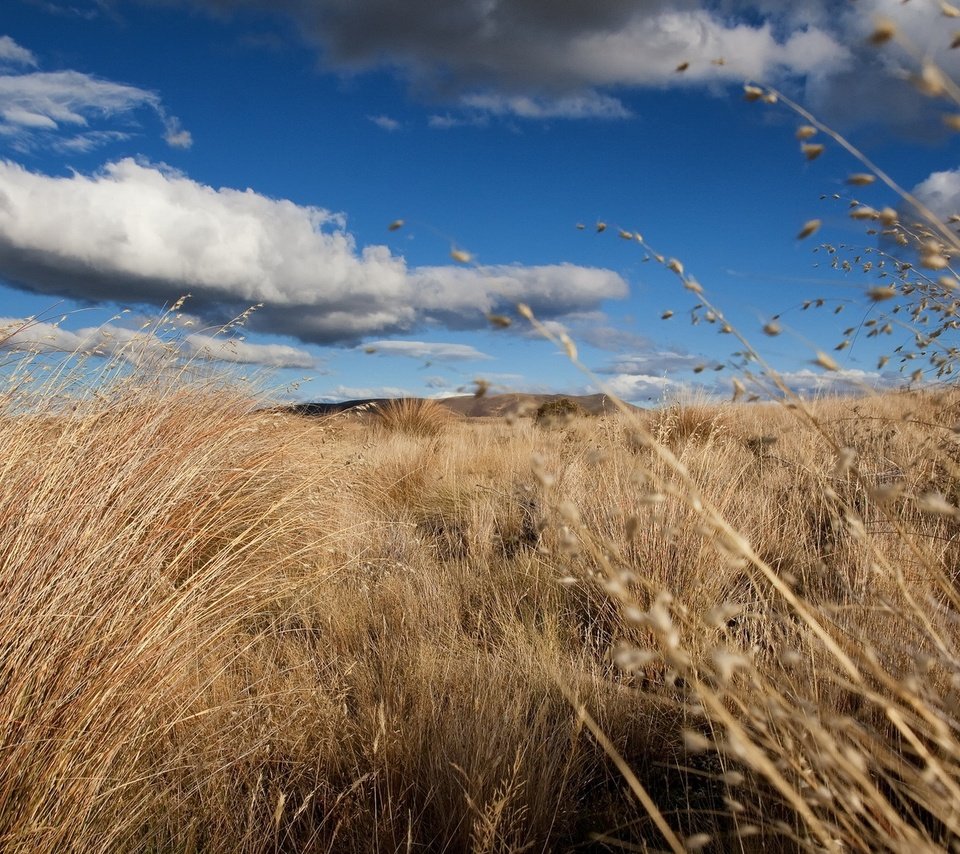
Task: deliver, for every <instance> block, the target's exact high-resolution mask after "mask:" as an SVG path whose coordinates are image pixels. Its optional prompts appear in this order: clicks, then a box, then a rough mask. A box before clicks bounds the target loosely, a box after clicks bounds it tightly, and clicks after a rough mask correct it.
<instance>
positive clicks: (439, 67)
mask: <svg viewBox="0 0 960 854" xmlns="http://www.w3.org/2000/svg"><path fill="white" fill-rule="evenodd" d="M140 2H157V0H140ZM163 2H166V3H169V4H175V3H179V4H180V5H183V6H190V7H191V8H195V7H196V6H197V5H201V4H202V5H206V6H207V8H208V9H209V10H210V11H211V13H213V14H217V15H220V14H223V13H224V12H229V11H231V10H248V9H250V8H251V7H254V8H260V9H265V10H267V11H270V12H275V13H280V14H285V15H286V16H288V17H289V18H291V19H292V20H293V21H294V22H295V24H296V25H297V26H298V27H299V30H300V32H301V33H302V34H303V37H304V38H305V39H306V40H307V41H309V42H311V43H313V44H315V45H316V46H317V47H318V49H319V52H320V54H321V57H322V60H323V62H324V63H325V65H326V66H327V67H329V68H330V69H332V70H335V71H340V72H344V73H348V74H352V73H356V72H359V71H365V70H371V69H374V68H386V69H389V70H390V71H392V72H394V73H397V74H399V75H400V76H401V77H403V78H405V79H406V80H407V81H409V83H410V84H411V86H412V88H413V89H414V90H415V91H416V92H418V93H420V94H421V95H428V96H429V97H431V98H433V99H439V100H441V101H445V102H446V103H447V104H448V105H450V104H457V103H458V102H459V103H460V105H461V109H459V110H456V109H454V110H453V111H452V112H451V113H447V114H446V115H444V114H442V113H438V114H436V115H434V116H433V117H432V118H431V122H430V123H431V126H432V127H437V128H444V127H454V126H456V125H459V124H472V123H476V122H477V120H478V118H482V117H483V116H494V115H509V116H515V117H518V118H523V117H526V118H534V119H538V118H576V117H582V118H591V119H593V118H597V117H606V118H616V117H623V115H626V114H628V112H629V108H628V107H627V106H625V104H624V103H623V102H622V101H621V100H620V97H621V96H622V94H623V92H624V91H628V90H630V89H634V88H643V87H657V88H660V87H665V86H690V85H706V86H710V85H715V84H717V83H720V84H723V83H735V84H739V83H741V82H743V81H744V80H745V79H747V78H751V79H754V80H761V81H764V82H767V83H773V84H778V85H781V86H787V87H792V86H794V85H798V86H801V87H805V89H806V92H805V94H804V95H803V100H804V101H805V102H806V103H808V104H812V105H813V106H814V108H815V109H816V110H817V112H818V114H819V115H821V116H822V117H826V118H828V119H830V120H832V121H840V122H841V123H842V124H844V126H849V125H850V124H852V123H861V122H868V123H869V122H875V123H878V124H881V123H882V124H886V125H891V124H892V125H896V126H898V127H899V128H901V129H903V130H910V129H911V128H912V131H913V132H914V133H916V132H917V128H918V127H919V126H920V125H921V124H922V123H918V122H917V118H918V117H919V116H921V115H923V116H927V114H928V113H929V111H930V110H931V109H933V108H934V106H935V105H934V104H933V103H932V102H931V101H928V100H926V99H923V98H918V97H916V92H915V90H914V89H913V88H912V87H911V86H910V85H909V83H908V82H907V78H908V75H909V71H910V70H912V69H914V68H915V65H916V62H915V60H912V59H909V58H908V57H907V56H906V55H905V54H904V52H903V51H902V50H900V49H899V48H898V47H897V46H896V45H894V44H888V45H885V46H884V47H883V48H882V49H877V48H876V47H873V46H870V45H868V44H867V36H868V35H869V33H870V32H871V30H872V28H873V26H874V23H875V20H876V19H877V18H878V17H881V16H882V17H887V18H890V19H892V20H894V21H895V22H896V23H897V26H898V27H899V28H900V29H901V30H902V31H903V32H904V33H905V34H906V36H907V37H908V38H909V39H910V40H911V41H912V42H913V44H915V45H917V46H918V48H919V50H920V51H921V52H922V53H923V54H925V55H926V56H929V57H930V58H932V59H935V60H936V61H937V62H938V63H940V64H941V65H942V66H943V67H944V68H945V70H946V71H947V72H948V73H949V74H951V76H952V77H953V78H954V79H957V76H958V74H957V73H958V72H960V51H955V50H954V51H951V50H950V48H949V45H950V42H951V40H952V29H951V28H950V27H949V26H947V25H945V21H944V18H943V17H942V15H941V13H940V9H939V6H938V4H936V3H929V4H920V3H903V2H902V0H857V2H856V3H845V4H838V3H836V2H835V0H805V2H803V3H797V2H794V0H738V2H733V0H712V2H710V3H702V2H696V0H644V2H636V0H604V2H601V3H587V2H582V0H444V2H443V3H439V4H438V3H437V2H436V0H407V2H404V3H397V2H395V0H349V2H347V0H163ZM678 68H682V71H678ZM880 87H882V89H881V88H880ZM878 91H882V92H883V98H882V101H878V99H877V97H876V95H877V92H878ZM927 117H928V116H927Z"/></svg>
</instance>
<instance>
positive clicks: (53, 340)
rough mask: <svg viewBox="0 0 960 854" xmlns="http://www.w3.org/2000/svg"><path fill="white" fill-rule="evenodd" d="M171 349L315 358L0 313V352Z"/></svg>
mask: <svg viewBox="0 0 960 854" xmlns="http://www.w3.org/2000/svg"><path fill="white" fill-rule="evenodd" d="M170 347H175V348H176V349H177V350H178V352H179V353H180V354H181V355H183V356H187V357H193V358H200V359H204V360H208V361H215V362H233V363H235V364H243V365H264V366H266V367H271V368H313V367H315V366H316V363H317V360H316V359H315V358H314V357H313V356H312V355H311V354H310V353H308V352H307V351H306V350H301V349H298V348H296V347H291V346H289V345H286V344H251V343H249V342H246V341H241V340H239V339H237V338H228V337H225V336H219V335H218V336H214V335H206V334H203V333H193V334H191V335H187V336H186V337H184V338H182V339H164V338H162V337H159V336H157V335H155V334H153V332H151V331H150V330H146V331H144V330H140V329H131V328H128V327H125V326H117V325H115V324H109V323H108V324H104V325H103V326H90V327H84V328H82V329H77V330H69V329H64V328H63V327H62V326H61V325H60V324H58V323H47V322H44V321H36V320H30V319H24V318H12V317H0V350H8V351H19V352H25V351H26V352H39V353H65V354H76V355H97V356H121V357H123V358H125V359H128V360H129V361H133V362H136V361H138V360H139V359H140V357H142V356H143V355H144V354H149V353H157V352H159V351H161V350H167V349H169V348H170Z"/></svg>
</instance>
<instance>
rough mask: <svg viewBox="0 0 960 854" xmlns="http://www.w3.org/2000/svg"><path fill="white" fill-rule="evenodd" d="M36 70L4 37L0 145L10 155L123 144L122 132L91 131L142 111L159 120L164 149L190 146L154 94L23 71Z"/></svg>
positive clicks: (83, 77)
mask: <svg viewBox="0 0 960 854" xmlns="http://www.w3.org/2000/svg"><path fill="white" fill-rule="evenodd" d="M36 65H37V60H36V58H35V57H34V55H33V54H32V53H31V52H30V51H29V50H27V49H26V48H24V47H21V46H20V45H18V44H17V43H16V42H15V41H14V40H13V39H11V38H10V37H9V36H3V37H2V38H0V139H6V140H7V141H8V142H9V144H10V145H11V146H12V147H13V148H14V149H15V150H18V151H21V152H26V151H31V150H33V149H36V148H53V149H55V150H61V151H70V150H72V151H88V150H90V149H92V148H96V147H98V146H100V145H103V144H104V143H106V142H109V141H113V140H118V139H126V138H128V136H129V133H128V132H127V131H126V130H116V129H103V128H98V127H94V126H93V125H94V123H97V122H101V121H103V120H104V119H115V118H119V117H123V118H124V119H125V121H126V122H127V124H128V125H129V122H130V120H131V118H132V116H133V115H134V114H135V113H136V112H138V111H141V110H149V111H151V112H153V113H154V114H155V115H156V116H157V117H158V118H159V119H160V121H161V122H162V124H163V127H164V139H165V140H166V142H167V144H168V145H170V146H172V147H174V148H189V147H190V145H192V143H193V139H192V137H191V136H190V133H189V131H186V130H184V129H183V127H182V126H181V124H180V120H179V119H177V118H176V117H175V116H171V115H169V114H168V113H167V111H166V109H165V108H164V106H163V102H162V101H161V99H160V96H159V95H157V94H156V93H155V92H150V91H148V90H146V89H140V88H138V87H136V86H128V85H125V84H123V83H114V82H112V81H109V80H101V79H99V78H97V77H93V76H91V75H89V74H84V73H82V72H79V71H33V70H24V69H23V66H27V67H28V68H33V67H35V66H36ZM9 66H15V67H13V68H11V67H9Z"/></svg>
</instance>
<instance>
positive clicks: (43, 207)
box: [0, 159, 627, 343]
mask: <svg viewBox="0 0 960 854" xmlns="http://www.w3.org/2000/svg"><path fill="white" fill-rule="evenodd" d="M0 278H3V279H5V280H7V281H8V282H9V283H10V284H14V285H17V286H19V287H21V288H24V289H26V290H30V291H33V292H36V293H45V294H57V295H61V296H66V297H73V298H76V299H83V300H113V301H118V302H124V303H148V304H153V305H163V304H166V303H168V302H170V301H172V300H175V299H177V298H178V297H179V296H182V295H183V294H186V293H188V292H189V293H191V294H192V295H193V299H192V301H191V303H190V308H191V310H192V311H194V312H196V313H198V314H200V315H202V316H204V317H206V318H207V319H209V320H211V321H212V322H216V321H218V320H220V319H222V317H223V316H224V315H225V314H226V312H228V311H232V312H235V313H239V312H240V311H242V310H244V309H245V308H247V307H249V306H251V305H254V304H257V303H263V304H264V307H263V308H262V309H261V310H260V311H258V312H256V314H255V315H254V316H253V318H252V319H251V325H252V328H259V329H264V330H269V331H272V332H277V333H280V334H286V335H291V336H294V337H297V338H299V339H300V340H302V341H312V342H316V343H332V342H340V343H350V342H356V341H357V340H359V339H361V338H363V337H365V336H369V335H383V334H386V333H395V332H404V331H409V330H411V329H414V328H416V327H417V326H419V325H420V324H423V323H426V322H437V323H442V324H446V325H447V326H449V327H451V328H465V327H478V326H482V325H484V324H485V323H486V315H487V314H489V313H490V312H492V311H495V310H500V311H502V310H504V309H505V307H507V306H510V305H512V304H515V303H516V302H520V301H523V302H526V303H528V304H529V305H531V306H532V307H533V309H534V311H536V312H537V313H538V315H540V316H543V317H544V319H549V318H550V317H557V316H559V315H564V314H568V313H571V312H582V311H586V310H591V309H595V308H596V307H597V306H598V304H599V303H600V302H601V301H602V300H606V299H616V298H621V297H624V296H626V294H627V284H626V282H625V281H624V280H623V279H622V278H621V277H620V276H619V275H618V274H617V273H614V272H612V271H610V270H604V269H597V268H590V267H578V266H575V265H572V264H554V265H544V266H536V267H524V266H520V265H495V266H485V267H454V266H443V267H419V268H408V267H407V265H406V262H405V261H404V259H403V258H402V257H399V256H396V255H393V254H391V252H390V250H389V249H388V248H387V247H385V246H366V247H363V248H359V247H357V245H356V243H355V241H354V238H353V236H352V235H351V234H350V233H348V232H347V231H346V230H345V229H344V227H343V220H342V217H340V216H338V215H336V214H333V213H331V212H330V211H326V210H323V209H321V208H316V207H304V206H300V205H296V204H294V203H293V202H290V201H284V200H276V199H271V198H268V197H266V196H262V195H260V194H258V193H256V192H254V191H253V190H243V191H241V190H233V189H226V188H225V189H219V190H216V189H214V188H212V187H209V186H205V185H203V184H199V183H197V182H195V181H192V180H190V179H189V178H187V177H186V176H184V175H181V174H179V173H176V172H174V171H172V170H170V169H169V168H163V167H158V166H151V165H146V164H143V163H138V162H136V161H134V160H131V159H126V160H121V161H119V162H116V163H110V164H107V166H105V167H104V168H103V170H102V171H100V172H99V173H97V174H94V175H89V176H88V175H82V174H76V173H75V174H73V175H71V176H69V177H51V176H47V175H43V174H38V173H34V172H30V171H28V170H26V169H25V168H23V167H22V166H20V165H18V164H15V163H11V162H0Z"/></svg>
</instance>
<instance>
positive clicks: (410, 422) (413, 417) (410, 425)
mask: <svg viewBox="0 0 960 854" xmlns="http://www.w3.org/2000/svg"><path fill="white" fill-rule="evenodd" d="M375 412H376V416H377V424H378V426H379V427H380V429H381V430H382V431H384V432H385V433H406V434H408V435H410V436H439V435H440V434H441V433H442V432H443V431H444V430H445V429H446V428H447V425H449V424H450V422H451V421H452V420H453V414H452V413H451V412H450V410H449V409H447V408H446V407H445V406H443V405H442V404H440V403H438V402H437V401H435V400H424V399H422V398H415V397H400V398H396V399H395V400H388V401H386V402H385V403H380V404H377V406H376V407H375Z"/></svg>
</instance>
